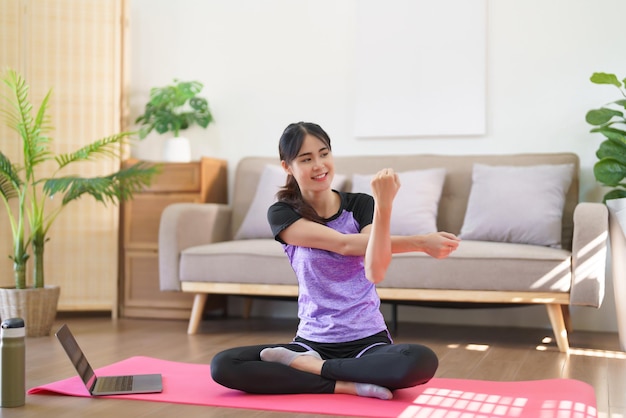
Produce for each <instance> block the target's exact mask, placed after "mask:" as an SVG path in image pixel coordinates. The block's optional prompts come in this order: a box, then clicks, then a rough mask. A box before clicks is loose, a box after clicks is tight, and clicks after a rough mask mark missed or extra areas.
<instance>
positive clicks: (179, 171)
mask: <svg viewBox="0 0 626 418" xmlns="http://www.w3.org/2000/svg"><path fill="white" fill-rule="evenodd" d="M137 162H139V161H138V160H132V159H131V160H126V161H124V163H123V166H124V167H125V168H127V167H130V166H132V165H134V164H136V163H137ZM158 165H159V169H160V172H159V174H157V175H156V176H154V177H153V179H152V184H151V185H150V186H148V187H146V188H145V189H144V192H165V193H167V192H196V193H197V192H200V190H201V188H202V167H201V163H200V162H199V161H198V162H191V163H158Z"/></svg>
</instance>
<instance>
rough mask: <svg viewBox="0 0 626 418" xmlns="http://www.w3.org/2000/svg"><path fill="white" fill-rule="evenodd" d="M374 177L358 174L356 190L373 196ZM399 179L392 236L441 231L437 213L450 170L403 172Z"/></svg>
mask: <svg viewBox="0 0 626 418" xmlns="http://www.w3.org/2000/svg"><path fill="white" fill-rule="evenodd" d="M372 176H373V174H369V175H364V174H354V175H353V176H352V191H353V192H359V193H367V194H370V195H371V194H372V191H371V186H370V182H371V179H372ZM398 177H399V179H400V184H401V187H400V190H398V193H397V195H396V198H395V200H394V203H393V211H392V212H391V234H392V235H415V234H428V233H431V232H435V231H437V210H438V208H439V199H440V198H441V190H442V189H443V183H444V180H445V178H446V170H445V169H443V168H432V169H428V170H413V171H402V172H399V173H398Z"/></svg>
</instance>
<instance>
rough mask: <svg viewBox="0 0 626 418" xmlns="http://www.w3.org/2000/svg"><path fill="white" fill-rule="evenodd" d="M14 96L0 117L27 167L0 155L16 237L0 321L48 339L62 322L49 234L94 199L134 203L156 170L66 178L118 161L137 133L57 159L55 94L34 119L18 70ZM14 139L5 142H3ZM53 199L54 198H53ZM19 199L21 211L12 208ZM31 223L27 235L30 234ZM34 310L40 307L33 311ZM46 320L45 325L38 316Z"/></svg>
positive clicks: (10, 77)
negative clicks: (73, 205) (80, 203)
mask: <svg viewBox="0 0 626 418" xmlns="http://www.w3.org/2000/svg"><path fill="white" fill-rule="evenodd" d="M2 81H3V83H4V84H5V87H6V89H7V90H8V94H6V95H3V99H4V103H5V104H6V106H3V107H2V109H1V110H0V112H1V113H2V115H3V116H4V119H5V120H6V124H7V126H8V127H10V128H11V129H13V130H15V131H16V132H17V134H18V136H19V138H20V140H21V141H22V150H23V151H22V155H21V157H22V161H20V162H19V163H14V162H12V161H11V160H10V159H9V157H8V156H6V155H5V154H4V153H2V152H1V151H0V199H2V201H3V203H4V206H5V208H6V210H7V212H8V215H9V223H10V224H11V231H12V238H13V254H12V255H11V256H10V257H11V259H12V260H13V267H14V268H13V270H14V272H13V274H14V278H15V287H14V288H0V316H1V317H2V318H9V317H13V316H19V317H22V318H24V320H25V322H26V332H27V335H28V336H39V335H48V334H49V333H50V328H51V326H52V322H53V320H54V318H55V316H56V308H57V302H58V297H59V292H60V289H59V288H58V286H45V280H44V245H45V243H46V241H47V240H48V239H49V238H48V231H49V230H50V227H51V226H52V224H53V222H54V220H55V219H57V217H58V216H59V214H60V213H61V211H62V210H63V209H64V208H65V207H66V206H67V205H68V204H69V203H70V202H72V201H74V200H77V199H79V198H80V197H82V196H84V195H91V196H92V197H93V198H95V199H96V200H97V201H98V202H101V203H103V204H107V203H111V204H116V203H118V202H119V201H120V200H125V199H129V198H131V197H132V196H133V193H134V192H136V191H138V190H140V189H142V188H143V187H145V186H146V185H149V184H150V181H151V179H152V176H153V175H154V174H156V172H157V170H158V166H156V165H149V164H146V163H137V164H136V165H134V166H132V167H129V168H126V169H122V170H119V171H117V172H115V173H112V174H110V175H107V176H101V177H91V178H85V177H80V176H76V175H69V174H67V175H63V174H64V173H66V170H65V169H66V168H67V167H68V166H70V165H72V164H73V163H76V162H85V161H90V160H93V159H95V158H98V157H109V158H118V157H119V155H118V151H119V149H120V146H121V144H123V143H125V141H126V140H127V139H128V138H129V137H130V136H131V134H132V133H129V132H123V133H119V134H115V135H112V136H109V137H106V138H102V139H98V140H96V141H94V142H93V143H91V144H89V145H86V146H84V147H82V148H80V149H78V150H76V151H74V152H72V153H67V154H58V155H55V154H54V153H53V152H52V151H51V149H50V146H51V144H52V138H50V137H49V136H47V133H48V132H49V131H50V130H51V126H50V121H49V116H48V115H47V109H48V100H49V97H50V94H51V91H49V92H48V94H47V95H46V96H45V97H44V99H43V100H42V102H41V104H40V107H39V109H38V110H37V111H36V113H35V114H34V115H33V106H32V104H31V103H30V101H29V99H28V94H29V86H28V85H27V84H26V82H25V80H24V78H23V77H22V76H21V75H20V74H18V73H17V72H16V71H15V70H12V69H9V70H7V71H6V74H5V75H4V76H3V78H2ZM9 140H13V139H12V138H11V139H5V141H9ZM44 164H45V165H46V166H48V167H49V166H51V165H53V166H54V167H55V170H54V172H53V174H52V175H50V176H49V177H45V178H42V177H41V175H40V169H41V166H42V165H44ZM52 196H54V199H51V197H52ZM13 200H16V201H17V202H16V204H13ZM26 224H28V230H26ZM29 246H30V248H31V249H32V261H33V268H32V274H33V278H32V285H30V286H29V285H28V284H27V281H28V280H27V278H26V263H27V260H28V259H29V254H28V253H27V249H28V248H29ZM32 305H34V306H32ZM40 313H41V314H42V315H43V316H44V318H42V319H41V320H39V318H38V317H37V314H40Z"/></svg>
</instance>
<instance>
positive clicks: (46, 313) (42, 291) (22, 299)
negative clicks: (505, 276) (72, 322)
mask: <svg viewBox="0 0 626 418" xmlns="http://www.w3.org/2000/svg"><path fill="white" fill-rule="evenodd" d="M60 293H61V288H60V287H59V286H45V287H42V288H37V289H15V288H0V318H2V320H4V319H9V318H22V319H24V324H25V328H26V336H27V337H44V336H48V335H50V329H51V328H52V324H53V323H54V320H55V318H56V315H57V306H58V302H59V295H60Z"/></svg>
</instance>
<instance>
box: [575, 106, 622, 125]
mask: <svg viewBox="0 0 626 418" xmlns="http://www.w3.org/2000/svg"><path fill="white" fill-rule="evenodd" d="M615 116H622V117H623V116H624V114H623V113H622V112H620V111H619V110H613V109H609V108H606V107H602V108H600V109H593V110H590V111H589V112H587V115H586V116H585V120H586V121H587V123H589V124H590V125H594V126H598V125H603V124H605V123H607V122H608V121H610V120H611V119H612V118H613V117H615Z"/></svg>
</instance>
